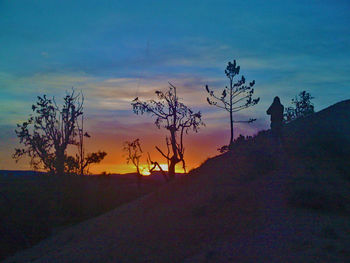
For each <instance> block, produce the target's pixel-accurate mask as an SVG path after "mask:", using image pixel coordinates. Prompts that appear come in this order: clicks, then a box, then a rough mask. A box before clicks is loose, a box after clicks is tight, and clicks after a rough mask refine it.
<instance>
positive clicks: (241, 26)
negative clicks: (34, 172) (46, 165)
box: [0, 0, 350, 172]
mask: <svg viewBox="0 0 350 263" xmlns="http://www.w3.org/2000/svg"><path fill="white" fill-rule="evenodd" d="M349 13H350V2H349V1H348V0H344V1H342V0H336V1H334V0H333V1H322V0H318V1H316V0H315V1H313V0H310V1H298V0H284V1H266V0H264V1H258V0H255V1H233V0H231V1H218V0H216V1H205V0H201V1H190V0H186V1H150V0H148V1H87V0H84V1H63V0H60V1H48V0H42V1H38V0H33V1H11V0H8V1H6V0H0V169H28V168H29V166H28V162H27V161H25V160H23V161H21V162H20V163H18V164H16V163H15V162H14V161H13V160H12V159H11V154H12V153H13V150H14V148H15V147H16V146H18V140H17V139H16V136H15V133H14V129H15V126H16V123H19V122H21V121H24V120H25V119H26V117H27V116H28V114H29V113H30V109H31V105H32V103H33V102H35V100H36V96H37V95H42V94H47V95H49V96H55V97H56V98H61V97H63V95H64V94H65V91H66V90H70V89H71V87H75V88H76V89H77V90H81V91H83V93H84V95H85V106H84V108H85V116H86V117H87V122H86V123H87V126H88V130H89V131H90V133H91V135H92V138H91V139H90V142H89V143H88V145H87V148H88V149H87V150H88V151H96V150H99V149H101V150H105V151H106V152H107V153H108V156H107V157H106V159H105V160H104V161H103V163H102V164H101V165H98V166H95V168H94V169H93V171H95V172H100V171H104V170H106V171H111V172H126V171H130V167H128V166H126V164H125V159H123V157H122V152H121V148H122V143H123V141H125V140H132V139H134V138H140V139H141V142H142V143H143V148H144V150H145V151H149V152H151V153H152V156H153V159H157V158H158V160H160V162H164V161H162V160H161V159H160V156H159V155H157V154H156V153H155V151H154V145H159V146H160V147H161V148H164V135H165V133H164V132H163V131H159V130H157V128H156V127H155V126H154V124H153V122H152V119H151V118H149V117H145V116H136V115H134V114H133V112H132V109H131V105H130V101H131V100H132V99H133V98H134V97H135V96H139V97H140V98H142V99H150V98H152V97H154V96H153V95H154V91H155V90H156V89H166V88H167V87H168V84H167V82H168V81H170V82H172V83H173V84H174V85H176V86H177V87H178V94H179V96H180V97H182V98H183V99H184V101H185V103H187V104H188V106H190V107H192V108H194V109H195V110H201V111H202V112H203V116H204V122H205V123H206V127H203V128H202V129H201V130H200V132H199V133H198V134H197V135H195V136H193V135H190V136H189V137H188V138H187V139H186V142H187V144H186V145H187V147H186V149H187V150H186V157H187V162H188V165H189V168H193V167H196V166H197V165H199V164H200V163H201V162H203V161H204V160H205V159H206V158H207V157H210V156H213V155H216V154H217V151H216V149H217V148H218V147H220V146H222V145H224V144H227V143H228V140H229V122H228V115H227V114H226V113H225V112H222V111H221V110H219V109H215V108H213V107H210V106H209V105H207V104H206V101H205V99H206V93H205V91H204V85H205V84H209V86H210V87H211V88H213V89H217V90H220V89H221V88H223V87H224V86H225V85H227V79H226V76H225V74H224V69H225V66H226V64H227V62H228V61H232V60H233V59H237V61H238V64H239V65H240V66H241V73H242V74H243V75H245V77H246V79H247V80H249V81H251V80H253V79H254V80H255V81H256V85H255V90H256V92H255V94H256V96H259V97H261V101H260V103H259V105H257V106H256V107H254V108H251V109H250V110H246V111H242V112H241V114H240V115H238V116H237V119H239V118H244V117H250V116H251V117H256V118H258V121H256V122H255V123H254V124H251V125H246V124H240V125H237V126H236V130H235V134H236V135H238V134H239V133H244V134H254V133H256V132H257V131H258V130H260V129H267V128H268V127H269V120H268V116H267V115H266V114H265V111H266V108H267V107H268V106H269V104H270V103H271V102H272V100H273V97H274V96H276V95H278V96H280V98H281V100H282V103H283V104H284V105H285V106H288V105H289V104H290V99H291V98H292V97H293V96H295V95H296V94H297V93H299V92H300V91H302V90H307V91H309V92H310V93H311V94H312V95H313V96H314V97H315V99H314V103H315V107H316V110H320V109H322V108H324V107H326V106H329V105H331V104H334V103H336V102H338V101H340V100H344V99H349V98H350V88H349V82H350V15H349Z"/></svg>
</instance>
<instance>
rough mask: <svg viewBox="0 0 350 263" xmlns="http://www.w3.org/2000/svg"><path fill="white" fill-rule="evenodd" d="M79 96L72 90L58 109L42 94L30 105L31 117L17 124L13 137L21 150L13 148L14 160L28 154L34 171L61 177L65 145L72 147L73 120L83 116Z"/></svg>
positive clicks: (74, 130)
mask: <svg viewBox="0 0 350 263" xmlns="http://www.w3.org/2000/svg"><path fill="white" fill-rule="evenodd" d="M83 102H84V98H83V97H82V95H81V94H80V93H79V94H75V92H74V90H72V92H71V93H70V94H67V95H66V96H65V97H64V102H63V105H62V107H59V106H58V105H57V103H56V101H55V99H54V98H52V99H49V98H47V97H46V95H44V96H42V97H40V96H38V100H37V102H36V104H34V105H32V111H33V114H31V115H30V117H29V119H28V120H27V121H25V122H23V123H22V124H17V127H18V130H16V135H17V137H18V138H19V139H20V143H22V144H23V145H24V147H23V148H18V149H15V153H14V155H13V158H14V159H16V160H17V161H18V160H19V159H20V158H21V157H23V156H25V155H28V156H29V157H30V164H31V165H32V166H33V167H34V168H40V167H42V168H44V169H45V170H49V171H50V172H52V173H55V174H60V175H61V174H63V173H64V166H65V159H66V150H67V147H68V145H70V144H76V143H77V142H76V140H75V138H76V135H77V119H78V117H79V116H80V115H82V114H83Z"/></svg>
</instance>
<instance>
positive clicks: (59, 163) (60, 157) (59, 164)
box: [55, 149, 65, 175]
mask: <svg viewBox="0 0 350 263" xmlns="http://www.w3.org/2000/svg"><path fill="white" fill-rule="evenodd" d="M64 159H65V158H64V151H63V150H61V149H59V150H57V151H56V160H55V168H56V174H57V175H63V174H64Z"/></svg>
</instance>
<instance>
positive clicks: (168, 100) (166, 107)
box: [131, 83, 204, 177]
mask: <svg viewBox="0 0 350 263" xmlns="http://www.w3.org/2000/svg"><path fill="white" fill-rule="evenodd" d="M169 85H170V86H169V90H167V91H166V92H163V91H156V92H155V93H156V95H157V98H158V100H150V101H146V102H143V101H140V100H139V98H135V99H134V100H133V102H132V103H131V105H132V106H133V110H134V112H135V113H136V114H144V113H149V114H151V115H152V116H154V117H155V118H156V121H155V125H156V126H157V127H158V128H160V127H163V128H165V129H167V130H168V131H169V133H170V136H169V137H167V147H168V154H165V153H164V152H163V151H162V150H161V149H160V148H159V147H156V149H157V150H158V151H159V152H160V153H161V155H162V156H163V157H164V158H166V159H167V161H168V162H169V169H168V170H169V171H168V172H169V176H170V177H174V175H175V166H176V164H177V163H179V162H182V166H183V168H184V170H185V169H186V165H185V159H184V153H185V147H184V144H183V137H184V134H187V133H188V132H189V131H190V130H193V131H194V132H197V131H198V129H199V126H201V125H204V123H203V122H202V115H201V113H200V112H193V111H192V110H191V109H190V108H189V107H187V106H186V105H185V104H183V103H181V102H180V101H179V98H178V96H177V94H176V87H175V86H173V85H172V84H171V83H169ZM185 171H186V170H185Z"/></svg>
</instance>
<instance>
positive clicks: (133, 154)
mask: <svg viewBox="0 0 350 263" xmlns="http://www.w3.org/2000/svg"><path fill="white" fill-rule="evenodd" d="M123 150H124V152H126V162H127V164H129V163H130V162H131V163H132V164H133V165H134V166H135V168H136V171H137V175H138V176H141V172H140V158H141V156H142V153H143V152H142V149H141V144H140V139H136V140H133V141H131V142H129V141H126V142H124V146H123Z"/></svg>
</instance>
